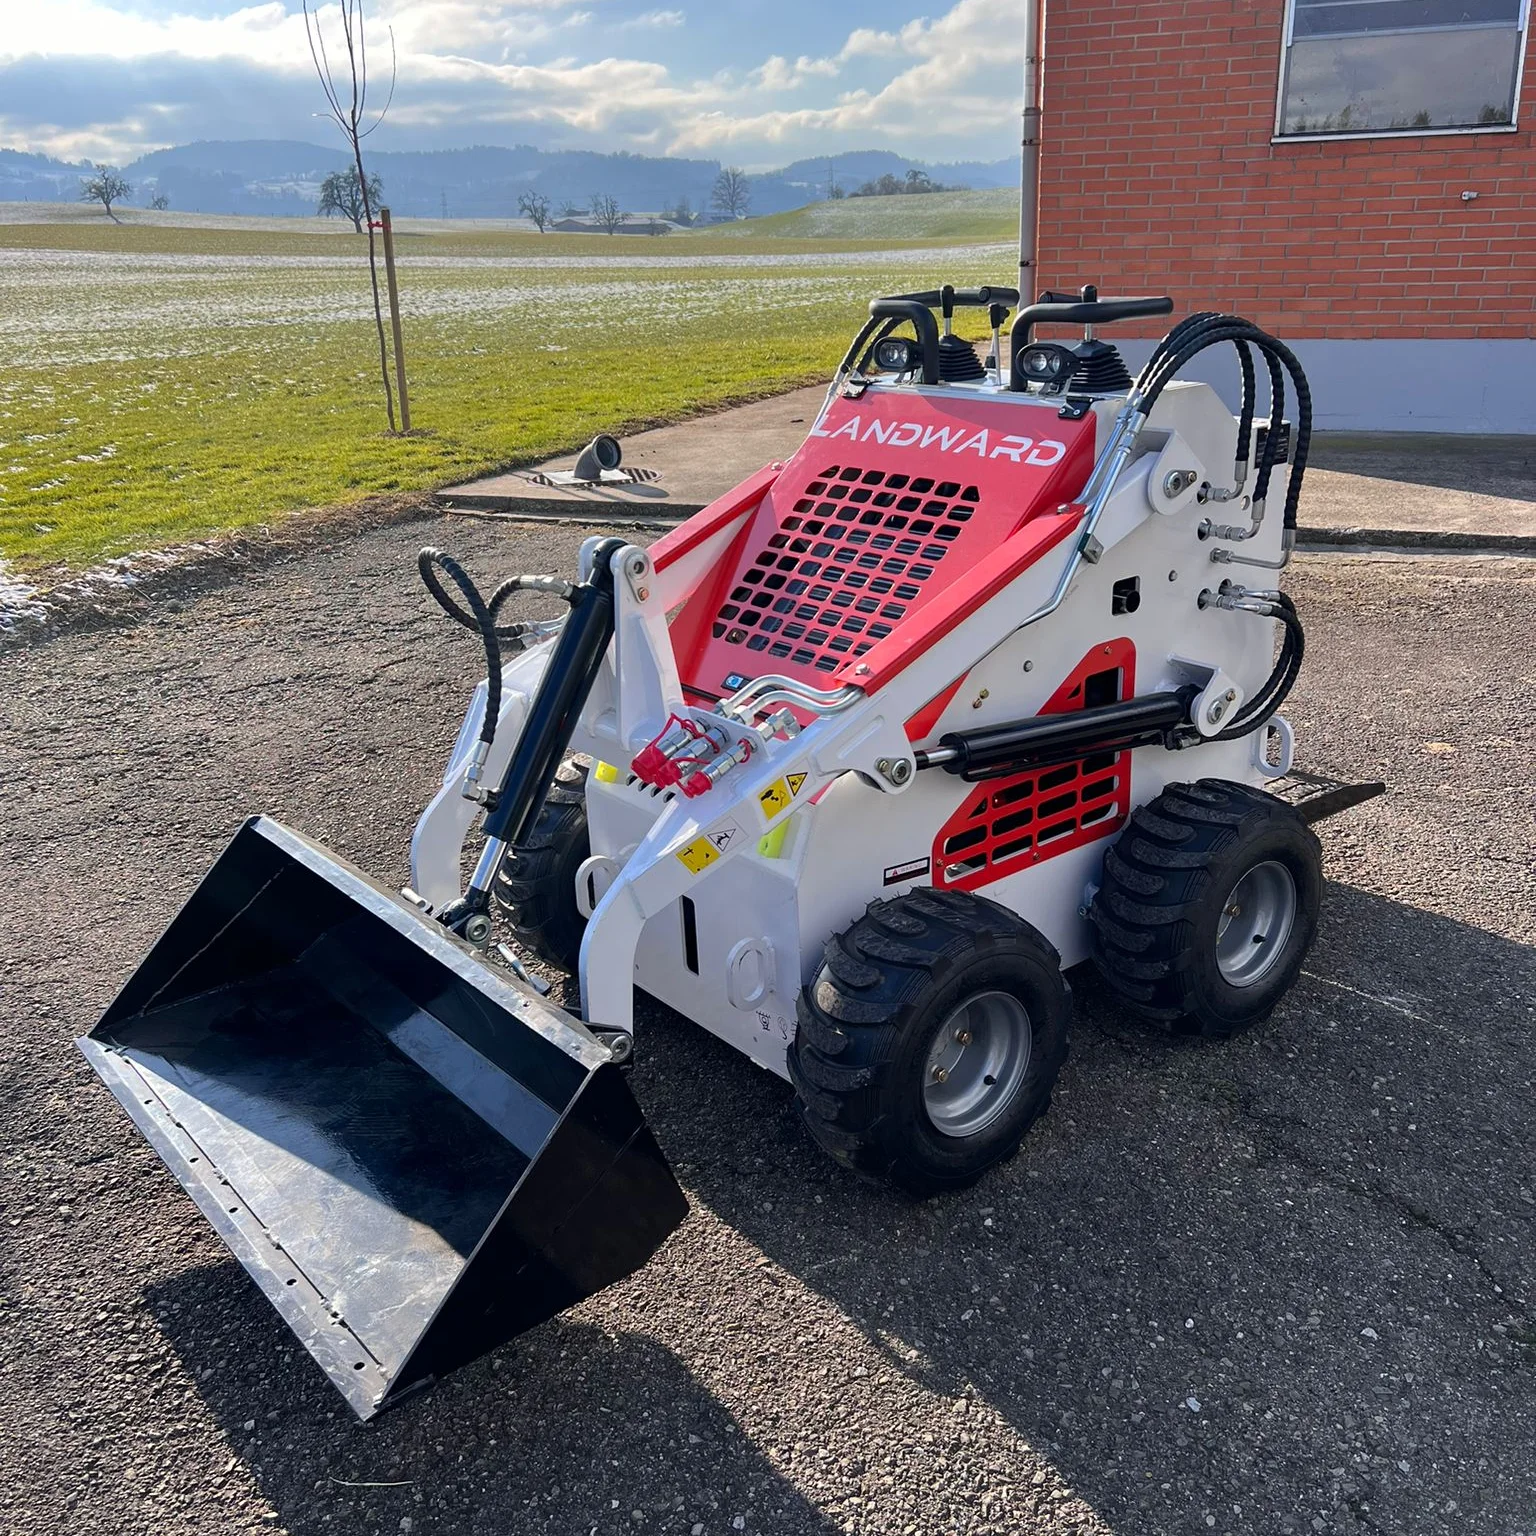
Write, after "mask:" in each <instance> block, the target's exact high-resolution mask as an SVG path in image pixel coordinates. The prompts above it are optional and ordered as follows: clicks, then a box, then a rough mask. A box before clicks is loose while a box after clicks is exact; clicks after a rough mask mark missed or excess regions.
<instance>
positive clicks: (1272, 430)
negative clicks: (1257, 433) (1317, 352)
mask: <svg viewBox="0 0 1536 1536" xmlns="http://www.w3.org/2000/svg"><path fill="white" fill-rule="evenodd" d="M1264 362H1265V365H1266V366H1267V367H1268V369H1269V431H1268V432H1267V433H1265V435H1264V449H1263V452H1261V453H1260V454H1259V473H1258V477H1257V479H1255V481H1254V482H1253V498H1254V500H1255V501H1257V502H1260V503H1262V502H1264V501H1265V500H1266V499H1267V498H1268V496H1269V481H1270V476H1271V475H1273V474H1274V472H1275V465H1276V463H1277V462H1278V461H1279V458H1280V427H1281V424H1282V422H1283V421H1284V419H1285V370H1284V369H1283V368H1281V366H1280V361H1279V359H1278V358H1277V357H1276V356H1275V354H1274V353H1273V352H1269V351H1266V352H1265V353H1264Z"/></svg>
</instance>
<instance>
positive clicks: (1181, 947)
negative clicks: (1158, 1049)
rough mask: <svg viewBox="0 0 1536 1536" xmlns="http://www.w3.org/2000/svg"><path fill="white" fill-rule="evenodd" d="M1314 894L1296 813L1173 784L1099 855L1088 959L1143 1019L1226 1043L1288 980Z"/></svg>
mask: <svg viewBox="0 0 1536 1536" xmlns="http://www.w3.org/2000/svg"><path fill="white" fill-rule="evenodd" d="M1322 889H1323V873H1322V853H1321V850H1320V848H1319V847H1318V842H1317V838H1316V836H1315V835H1314V834H1313V832H1312V829H1311V828H1310V827H1308V826H1307V824H1306V823H1305V822H1304V821H1303V820H1302V819H1301V816H1300V814H1299V813H1298V812H1297V811H1296V809H1295V807H1294V806H1290V805H1287V804H1286V803H1285V802H1284V801H1283V800H1277V799H1276V798H1275V797H1274V796H1273V795H1268V794H1265V793H1264V792H1263V791H1262V790H1258V789H1253V788H1250V787H1249V786H1248V785H1246V784H1233V783H1229V782H1227V781H1226V780H1224V779H1201V780H1200V782H1199V783H1197V784H1171V785H1169V786H1168V788H1167V789H1165V790H1164V791H1163V792H1162V794H1160V795H1159V796H1158V797H1157V798H1156V799H1155V800H1152V801H1150V802H1149V803H1148V804H1147V805H1144V806H1142V807H1141V808H1140V809H1139V810H1138V811H1137V812H1136V813H1135V815H1134V816H1132V817H1131V822H1130V825H1129V826H1128V827H1127V828H1126V830H1125V831H1124V832H1123V833H1122V834H1121V836H1120V839H1119V841H1118V842H1117V843H1116V844H1115V846H1114V847H1113V848H1111V849H1110V850H1109V853H1108V854H1107V855H1106V856H1105V860H1104V883H1103V885H1102V886H1101V887H1100V889H1099V891H1098V893H1097V894H1096V895H1095V896H1094V899H1093V904H1092V906H1091V907H1090V909H1089V916H1090V918H1091V919H1092V923H1093V928H1094V939H1095V949H1094V958H1095V960H1096V961H1097V962H1098V966H1099V970H1100V971H1101V972H1102V973H1103V976H1104V979H1105V980H1106V981H1107V982H1108V983H1109V985H1110V986H1111V987H1112V988H1113V989H1114V990H1115V991H1116V992H1117V993H1119V995H1120V996H1121V997H1122V998H1124V999H1125V1001H1126V1002H1127V1003H1129V1004H1130V1005H1131V1007H1132V1008H1133V1009H1134V1010H1135V1011H1136V1012H1137V1013H1139V1014H1141V1015H1142V1016H1143V1017H1144V1018H1148V1019H1151V1020H1153V1021H1154V1022H1156V1023H1158V1024H1161V1025H1162V1026H1164V1027H1165V1028H1167V1029H1169V1030H1171V1031H1173V1032H1174V1033H1178V1034H1202V1035H1212V1036H1216V1037H1225V1036H1229V1035H1234V1034H1237V1033H1238V1032H1239V1031H1240V1030H1244V1029H1247V1028H1249V1027H1250V1026H1251V1025H1253V1024H1256V1023H1258V1022H1259V1021H1260V1020H1261V1019H1265V1018H1268V1017H1269V1015H1270V1013H1271V1012H1272V1011H1273V1010H1274V1007H1275V1004H1276V1003H1278V1002H1279V1001H1280V999H1281V998H1282V997H1283V996H1284V995H1285V993H1286V992H1287V991H1288V990H1289V989H1290V987H1291V985H1292V984H1293V983H1294V982H1295V980H1296V977H1297V975H1298V974H1299V973H1300V971H1301V967H1302V965H1303V964H1304V962H1305V961H1306V958H1307V951H1308V950H1309V949H1310V948H1311V947H1312V940H1313V938H1314V937H1315V936H1316V934H1317V919H1318V910H1319V907H1320V906H1321V902H1322Z"/></svg>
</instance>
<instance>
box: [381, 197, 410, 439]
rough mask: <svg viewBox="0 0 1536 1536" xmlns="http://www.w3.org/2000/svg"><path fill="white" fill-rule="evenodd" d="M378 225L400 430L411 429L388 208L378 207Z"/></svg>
mask: <svg viewBox="0 0 1536 1536" xmlns="http://www.w3.org/2000/svg"><path fill="white" fill-rule="evenodd" d="M379 226H380V228H381V229H382V230H383V231H384V277H385V280H386V281H387V282H388V284H389V323H390V326H391V327H392V329H393V330H394V333H395V385H396V387H397V388H398V389H399V391H400V430H401V431H402V432H409V431H410V430H411V397H410V395H409V394H407V393H406V388H405V342H404V340H403V339H402V338H401V334H400V289H399V288H398V286H397V285H396V283H395V233H394V227H393V226H392V225H391V224H390V221H389V209H388V208H380V209H379Z"/></svg>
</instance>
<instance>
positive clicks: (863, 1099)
mask: <svg viewBox="0 0 1536 1536" xmlns="http://www.w3.org/2000/svg"><path fill="white" fill-rule="evenodd" d="M797 1012H798V1021H799V1027H798V1030H797V1033H796V1036H795V1039H794V1041H793V1043H792V1044H791V1046H790V1050H789V1072H790V1077H791V1079H792V1081H793V1082H794V1085H795V1088H796V1090H797V1091H798V1093H799V1095H800V1101H801V1105H802V1107H803V1110H804V1116H805V1122H806V1125H807V1126H808V1127H809V1129H810V1132H811V1134H812V1136H814V1137H815V1139H816V1140H817V1141H818V1142H819V1143H820V1144H821V1145H822V1146H823V1147H824V1148H825V1149H826V1150H827V1151H828V1152H830V1153H831V1154H832V1156H833V1157H834V1158H836V1159H837V1160H838V1161H839V1162H840V1163H842V1164H843V1165H844V1166H845V1167H848V1168H851V1169H853V1170H854V1171H856V1172H858V1173H862V1174H866V1175H870V1176H872V1177H876V1178H885V1179H889V1180H890V1181H891V1182H893V1183H895V1184H898V1185H900V1186H901V1187H903V1188H905V1189H908V1190H910V1191H912V1192H913V1193H916V1194H932V1193H935V1192H937V1191H939V1190H943V1189H955V1188H960V1187H962V1186H964V1185H966V1184H970V1183H973V1182H974V1181H975V1180H976V1179H977V1178H979V1177H980V1176H981V1175H982V1174H983V1173H984V1172H985V1171H986V1170H987V1169H988V1168H990V1167H992V1166H993V1165H994V1164H995V1163H999V1162H1002V1161H1003V1160H1004V1159H1006V1158H1009V1157H1011V1156H1013V1154H1014V1153H1015V1152H1016V1151H1017V1150H1018V1148H1019V1143H1020V1141H1021V1140H1022V1139H1023V1136H1024V1133H1025V1132H1026V1131H1027V1130H1028V1129H1029V1128H1030V1126H1031V1125H1033V1124H1034V1122H1035V1121H1036V1120H1038V1119H1039V1118H1040V1116H1041V1115H1043V1114H1044V1113H1045V1111H1046V1109H1047V1108H1048V1107H1049V1105H1050V1099H1051V1089H1052V1087H1053V1086H1054V1085H1055V1082H1056V1077H1057V1074H1058V1073H1059V1072H1060V1071H1061V1064H1062V1062H1063V1061H1064V1060H1065V1058H1066V1054H1067V1035H1068V1024H1069V1020H1070V1015H1071V994H1070V991H1069V989H1068V987H1067V983H1066V980H1065V978H1064V977H1063V976H1062V974H1061V961H1060V957H1059V956H1058V955H1057V953H1056V951H1055V950H1054V949H1053V948H1052V947H1051V945H1050V944H1049V943H1047V942H1046V940H1045V939H1044V938H1043V937H1041V935H1040V934H1039V933H1037V932H1036V931H1035V930H1034V929H1033V928H1031V927H1030V926H1029V924H1028V923H1026V922H1024V921H1023V920H1022V919H1020V918H1018V917H1016V916H1015V915H1014V914H1013V913H1012V912H1010V911H1008V910H1007V908H1005V907H1001V906H999V905H998V904H997V903H996V902H992V901H988V900H986V899H985V898H984V897H980V896H971V895H966V894H964V893H961V892H955V891H929V890H922V891H912V892H909V893H908V894H907V895H905V896H899V897H897V898H896V899H895V900H892V901H876V902H872V903H871V904H870V907H869V909H868V911H866V912H865V914H864V916H863V917H861V918H860V919H859V920H858V921H857V922H856V923H854V925H853V926H852V927H851V928H849V929H848V930H847V931H846V932H844V933H842V934H839V935H838V936H837V937H836V938H834V939H833V940H832V941H831V942H830V943H829V944H828V945H827V949H826V957H825V959H824V961H823V963H822V966H821V969H820V971H819V972H818V973H817V975H816V978H815V980H814V981H813V982H812V983H811V985H810V986H809V987H807V988H806V989H805V991H804V992H803V993H802V994H801V996H800V1002H799V1007H798V1010H797Z"/></svg>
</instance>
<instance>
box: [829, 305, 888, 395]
mask: <svg viewBox="0 0 1536 1536" xmlns="http://www.w3.org/2000/svg"><path fill="white" fill-rule="evenodd" d="M879 328H880V321H879V319H878V318H877V317H876V316H874V315H871V316H870V318H869V319H868V320H866V321H865V322H864V324H863V325H861V326H860V327H859V334H858V335H857V336H855V337H854V338H853V345H852V346H850V347H849V348H848V351H847V352H846V353H845V354H844V357H843V360H842V362H840V363H839V364H838V365H837V372H836V373H835V374H833V378H836V379H840V378H842V376H843V375H844V374H845V373H849V372H851V371H852V369H853V365H854V364H855V363H856V362H858V360H859V353H860V352H861V351H862V350H863V347H864V343H865V342H866V341H868V340H869V338H870V337H871V336H873V335H874V334H875V332H876V331H877V330H879Z"/></svg>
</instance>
